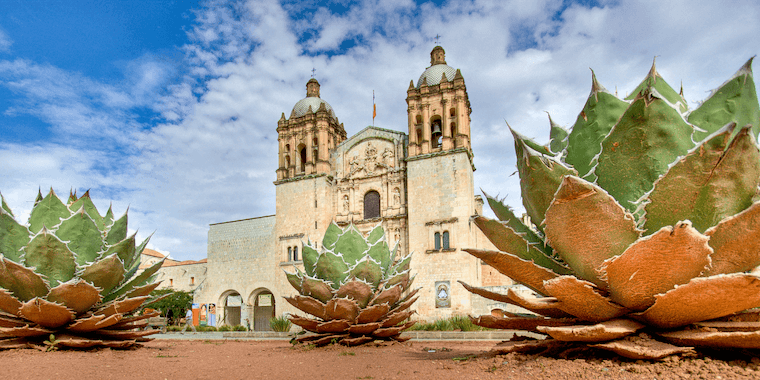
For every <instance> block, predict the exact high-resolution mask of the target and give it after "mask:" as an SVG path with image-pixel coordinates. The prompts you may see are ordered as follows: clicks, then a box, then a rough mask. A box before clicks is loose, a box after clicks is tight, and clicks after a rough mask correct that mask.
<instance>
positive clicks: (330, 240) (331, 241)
mask: <svg viewBox="0 0 760 380" xmlns="http://www.w3.org/2000/svg"><path fill="white" fill-rule="evenodd" d="M342 233H343V230H341V229H340V227H338V225H337V224H335V222H332V223H330V225H329V226H328V227H327V231H325V236H324V237H323V238H322V246H323V247H325V248H327V249H334V248H335V243H336V242H337V241H338V237H339V236H340V235H341V234H342Z"/></svg>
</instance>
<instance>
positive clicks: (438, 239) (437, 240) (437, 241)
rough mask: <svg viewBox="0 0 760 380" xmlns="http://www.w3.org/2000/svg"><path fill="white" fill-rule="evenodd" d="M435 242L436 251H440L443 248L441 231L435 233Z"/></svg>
mask: <svg viewBox="0 0 760 380" xmlns="http://www.w3.org/2000/svg"><path fill="white" fill-rule="evenodd" d="M433 244H434V247H435V248H434V249H435V250H436V251H439V250H440V249H441V233H440V232H436V233H435V234H433Z"/></svg>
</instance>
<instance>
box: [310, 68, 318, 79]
mask: <svg viewBox="0 0 760 380" xmlns="http://www.w3.org/2000/svg"><path fill="white" fill-rule="evenodd" d="M315 72H317V69H315V68H313V67H312V68H311V77H312V78H314V73H315Z"/></svg>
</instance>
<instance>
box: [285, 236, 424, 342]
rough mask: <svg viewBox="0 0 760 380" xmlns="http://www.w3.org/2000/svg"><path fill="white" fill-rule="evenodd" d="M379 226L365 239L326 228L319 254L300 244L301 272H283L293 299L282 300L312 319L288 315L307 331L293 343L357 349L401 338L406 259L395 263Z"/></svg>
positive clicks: (408, 302) (405, 302) (410, 300)
mask: <svg viewBox="0 0 760 380" xmlns="http://www.w3.org/2000/svg"><path fill="white" fill-rule="evenodd" d="M395 251H396V250H395V249H394V250H393V251H391V250H390V249H389V247H388V243H387V242H386V240H385V234H384V232H383V229H382V227H381V226H377V227H375V228H373V229H372V230H371V231H370V232H369V234H368V235H367V237H365V236H363V235H362V234H361V232H359V230H358V229H356V227H354V226H353V225H349V226H348V227H346V228H344V229H341V228H340V227H338V226H337V225H336V224H334V223H333V224H331V225H330V226H329V227H328V229H327V232H326V233H325V236H324V239H323V241H322V249H321V251H317V250H316V249H315V248H314V247H313V246H312V245H311V244H307V245H305V246H304V270H305V273H302V272H300V270H298V269H296V272H295V273H288V272H285V275H286V276H287V279H288V282H289V283H290V284H291V285H292V286H293V288H295V289H296V290H297V291H298V293H299V295H297V296H295V297H286V298H285V299H286V300H287V301H288V303H290V304H291V305H293V306H294V307H296V308H297V309H299V310H301V311H302V312H304V313H307V314H311V315H312V316H314V317H316V319H313V318H304V317H300V316H295V315H294V316H291V317H290V320H291V321H292V322H293V323H294V324H296V325H298V326H301V327H302V328H304V329H305V330H307V331H311V332H312V333H314V334H316V335H314V334H311V335H305V336H302V337H300V338H298V339H297V341H299V342H306V341H308V342H310V343H313V344H316V345H324V344H328V343H331V342H333V341H335V342H338V343H340V344H344V345H349V346H352V345H358V344H363V343H366V342H369V341H373V340H375V339H393V340H399V341H401V340H404V339H403V338H401V337H400V334H401V332H402V331H403V330H404V329H406V328H408V327H410V326H411V324H409V323H407V324H401V325H399V323H401V322H403V321H404V320H406V319H407V318H408V317H409V316H411V314H412V313H413V312H411V311H407V310H406V309H407V308H408V307H409V306H410V305H411V304H412V303H413V302H414V301H415V300H416V299H415V298H409V297H410V295H413V294H414V292H411V293H409V294H407V296H406V297H402V295H403V294H404V293H407V292H408V289H409V286H410V285H411V283H412V279H411V278H410V276H409V263H410V260H411V255H407V256H406V257H404V258H402V259H400V260H398V261H395V262H394V260H393V257H394V256H395Z"/></svg>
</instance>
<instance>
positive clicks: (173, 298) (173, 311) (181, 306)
mask: <svg viewBox="0 0 760 380" xmlns="http://www.w3.org/2000/svg"><path fill="white" fill-rule="evenodd" d="M166 294H168V296H166V297H164V298H162V299H161V300H159V301H157V302H154V303H152V304H150V308H152V309H157V310H160V311H161V316H162V317H167V318H170V320H169V322H170V324H174V322H175V321H177V320H179V318H182V317H184V316H185V313H186V312H187V307H188V305H190V304H191V303H192V302H193V295H192V293H189V292H184V291H181V290H173V289H158V290H154V291H152V292H151V293H150V295H151V296H154V297H156V296H163V295H166Z"/></svg>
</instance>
